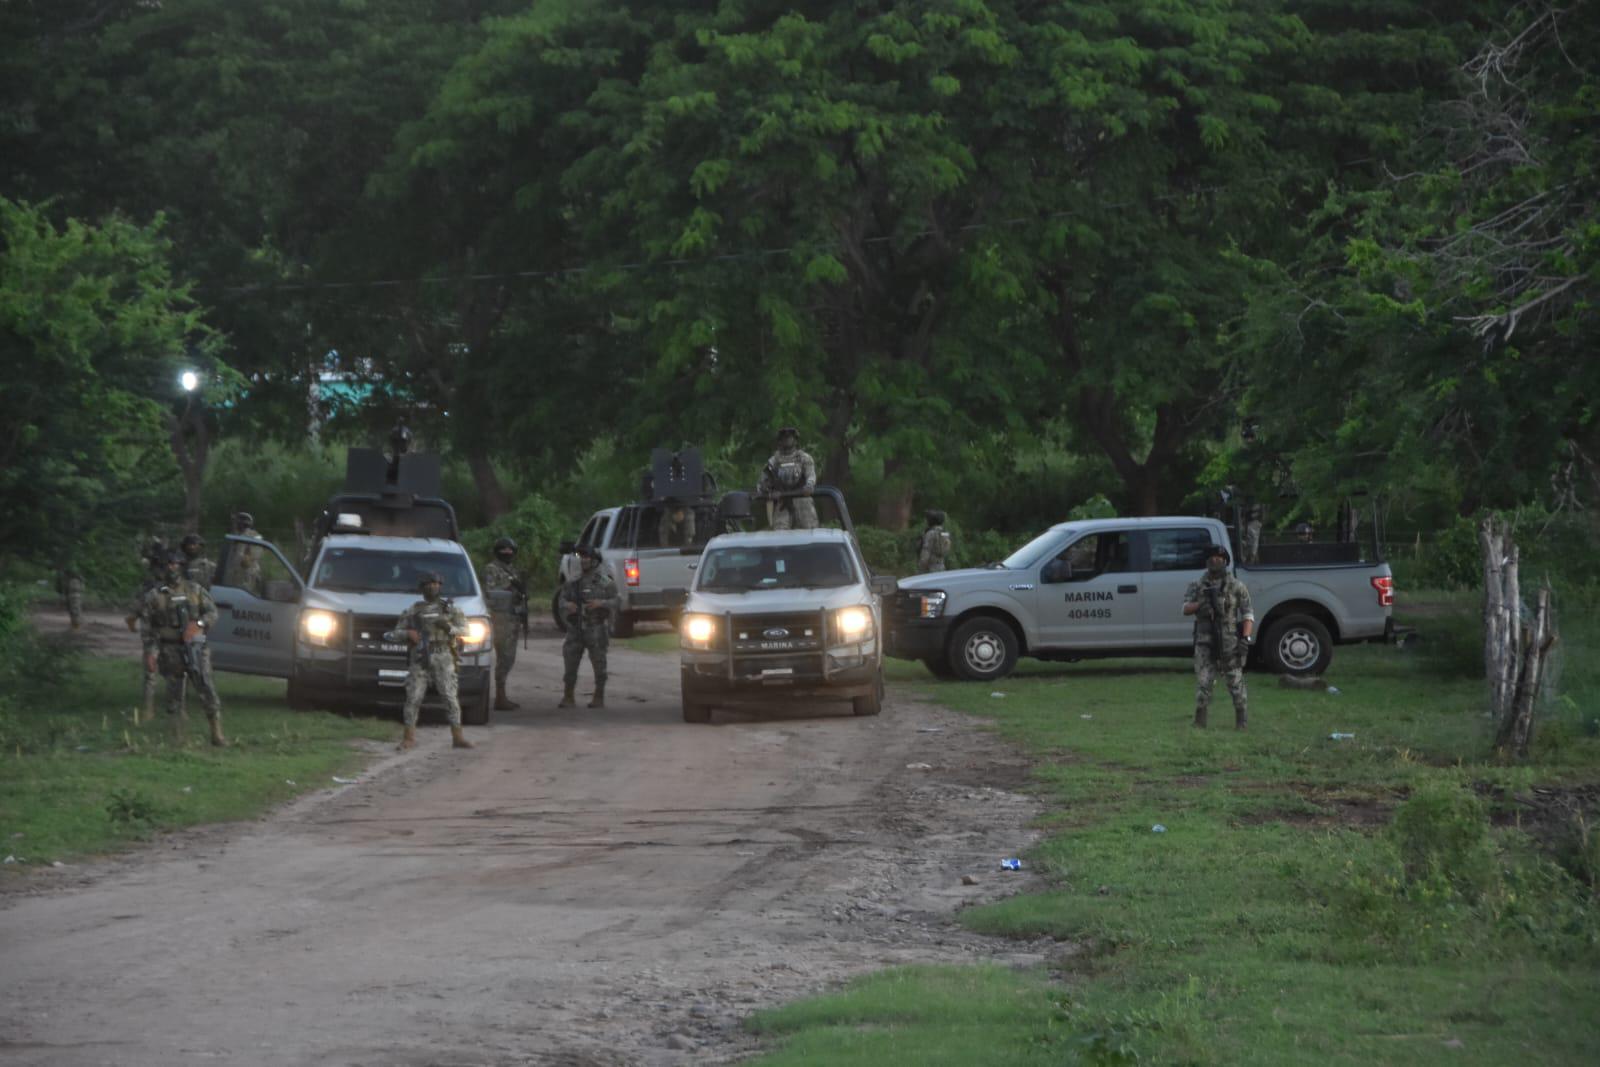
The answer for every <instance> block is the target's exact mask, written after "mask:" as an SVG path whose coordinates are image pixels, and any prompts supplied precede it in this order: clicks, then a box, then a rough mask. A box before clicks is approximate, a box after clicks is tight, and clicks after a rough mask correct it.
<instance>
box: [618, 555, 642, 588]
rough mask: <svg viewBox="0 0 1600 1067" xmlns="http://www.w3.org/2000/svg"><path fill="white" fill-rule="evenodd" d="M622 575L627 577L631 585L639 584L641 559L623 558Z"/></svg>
mask: <svg viewBox="0 0 1600 1067" xmlns="http://www.w3.org/2000/svg"><path fill="white" fill-rule="evenodd" d="M622 576H623V577H624V578H626V579H627V581H628V584H629V585H638V584H639V561H638V560H636V559H625V560H623V561H622Z"/></svg>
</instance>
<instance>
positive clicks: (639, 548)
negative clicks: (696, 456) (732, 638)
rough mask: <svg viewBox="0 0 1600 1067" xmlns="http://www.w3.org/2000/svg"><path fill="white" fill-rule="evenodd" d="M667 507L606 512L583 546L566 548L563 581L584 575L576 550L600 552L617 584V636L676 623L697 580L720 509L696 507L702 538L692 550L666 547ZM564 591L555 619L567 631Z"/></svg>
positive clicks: (554, 601) (588, 526) (554, 606)
mask: <svg viewBox="0 0 1600 1067" xmlns="http://www.w3.org/2000/svg"><path fill="white" fill-rule="evenodd" d="M662 507H663V505H661V504H654V503H646V504H626V505H623V506H622V507H615V508H602V509H601V510H599V511H597V512H595V513H594V514H593V515H591V516H589V521H588V522H586V523H584V526H583V532H582V533H581V534H579V535H578V539H577V541H575V542H573V543H572V544H570V545H565V544H564V545H563V546H562V548H563V554H562V559H561V578H562V581H570V580H571V579H572V578H574V577H576V575H577V573H578V570H579V566H580V564H579V562H578V557H577V556H576V555H575V554H574V550H575V549H577V548H579V547H583V546H590V547H593V548H597V549H599V550H600V556H601V560H602V562H601V566H603V567H605V568H606V570H607V571H609V572H610V574H611V578H612V580H613V581H615V582H616V583H617V610H615V611H613V612H612V613H611V632H612V633H613V634H615V635H616V636H617V637H631V636H632V635H633V627H634V624H635V623H638V622H641V621H643V620H646V619H657V620H667V621H675V620H676V619H677V617H678V613H679V612H680V611H682V609H683V600H684V597H685V595H686V594H687V592H688V589H689V583H690V582H691V581H693V579H694V564H695V560H697V559H699V558H700V550H701V549H702V548H703V547H704V545H705V542H706V538H707V537H708V536H709V535H710V534H711V532H712V530H713V527H714V526H715V524H716V507H715V506H714V505H696V506H694V507H692V508H691V509H690V510H692V511H693V512H694V515H695V529H696V531H697V536H696V538H695V540H694V541H693V542H692V543H690V544H688V545H663V544H662V543H661V530H660V527H661V511H662ZM560 601H561V590H560V588H559V587H558V588H557V589H556V591H555V593H554V595H553V596H552V597H551V599H550V616H551V618H553V619H555V623H556V626H557V627H558V628H560V629H565V628H566V625H567V623H566V620H565V619H564V618H562V615H561V604H560Z"/></svg>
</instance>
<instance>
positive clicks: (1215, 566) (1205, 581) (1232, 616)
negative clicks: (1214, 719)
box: [1183, 545, 1256, 730]
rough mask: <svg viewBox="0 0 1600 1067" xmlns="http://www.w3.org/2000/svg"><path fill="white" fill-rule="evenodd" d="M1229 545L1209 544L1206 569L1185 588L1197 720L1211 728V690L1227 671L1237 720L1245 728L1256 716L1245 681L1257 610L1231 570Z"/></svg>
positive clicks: (1235, 724) (1240, 727)
mask: <svg viewBox="0 0 1600 1067" xmlns="http://www.w3.org/2000/svg"><path fill="white" fill-rule="evenodd" d="M1228 561H1229V557H1228V550H1227V549H1226V548H1223V547H1222V546H1221V545H1208V546H1206V573H1205V577H1204V578H1201V579H1200V580H1199V581H1195V582H1190V583H1189V588H1188V589H1186V590H1185V591H1184V594H1183V613H1184V614H1185V615H1193V616H1194V617H1195V619H1194V674H1195V681H1196V683H1197V690H1196V692H1195V698H1194V725H1195V726H1196V728H1198V729H1202V730H1203V729H1205V726H1206V713H1207V712H1208V711H1209V710H1210V708H1211V691H1212V688H1213V687H1214V686H1215V685H1216V684H1217V675H1218V674H1221V675H1222V678H1223V681H1224V682H1226V683H1227V686H1228V695H1229V696H1231V697H1232V698H1233V716H1234V726H1235V728H1237V729H1240V730H1243V729H1244V728H1245V727H1246V725H1247V724H1248V721H1249V718H1250V700H1249V694H1248V693H1247V692H1246V691H1245V687H1244V660H1245V656H1246V655H1247V654H1248V653H1249V650H1250V645H1251V643H1252V642H1253V641H1254V640H1255V626H1256V616H1255V612H1254V611H1252V610H1251V608H1250V591H1249V590H1248V589H1246V588H1245V587H1244V583H1243V582H1241V581H1240V580H1239V579H1238V578H1236V577H1234V576H1233V575H1232V574H1229V573H1228Z"/></svg>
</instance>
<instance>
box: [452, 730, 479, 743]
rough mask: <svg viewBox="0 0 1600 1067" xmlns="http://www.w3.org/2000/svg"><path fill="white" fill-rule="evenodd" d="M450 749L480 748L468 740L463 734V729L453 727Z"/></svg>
mask: <svg viewBox="0 0 1600 1067" xmlns="http://www.w3.org/2000/svg"><path fill="white" fill-rule="evenodd" d="M450 747H451V748H477V747H478V746H476V745H474V744H473V743H472V742H471V741H468V740H467V735H466V734H464V733H462V732H461V727H459V726H452V727H450Z"/></svg>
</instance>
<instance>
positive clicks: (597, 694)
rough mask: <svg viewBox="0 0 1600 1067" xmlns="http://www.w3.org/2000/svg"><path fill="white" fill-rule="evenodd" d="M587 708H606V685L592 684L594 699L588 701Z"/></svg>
mask: <svg viewBox="0 0 1600 1067" xmlns="http://www.w3.org/2000/svg"><path fill="white" fill-rule="evenodd" d="M589 706H590V707H591V708H603V707H605V706H606V683H604V682H596V683H594V698H593V699H592V700H590V701H589Z"/></svg>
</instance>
